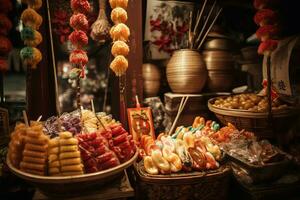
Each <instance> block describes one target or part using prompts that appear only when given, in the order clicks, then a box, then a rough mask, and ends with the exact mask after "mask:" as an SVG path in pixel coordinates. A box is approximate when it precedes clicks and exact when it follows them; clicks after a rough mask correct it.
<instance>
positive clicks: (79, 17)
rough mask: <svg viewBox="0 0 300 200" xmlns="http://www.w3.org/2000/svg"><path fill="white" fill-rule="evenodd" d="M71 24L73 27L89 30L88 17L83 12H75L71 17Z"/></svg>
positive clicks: (84, 30)
mask: <svg viewBox="0 0 300 200" xmlns="http://www.w3.org/2000/svg"><path fill="white" fill-rule="evenodd" d="M70 25H71V27H72V28H73V29H75V30H81V31H83V32H87V30H88V29H89V22H88V20H87V17H86V16H85V15H84V14H82V13H78V14H73V15H72V17H71V18H70Z"/></svg>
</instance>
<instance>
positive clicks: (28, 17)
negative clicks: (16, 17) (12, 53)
mask: <svg viewBox="0 0 300 200" xmlns="http://www.w3.org/2000/svg"><path fill="white" fill-rule="evenodd" d="M22 2H23V3H26V4H27V6H28V8H27V9H25V10H24V11H23V12H22V14H21V20H22V22H23V25H24V28H23V30H22V31H21V39H22V40H23V41H24V44H25V45H26V47H24V48H23V49H21V51H20V57H21V59H22V61H23V64H25V65H26V66H28V67H31V68H32V69H36V68H37V64H38V63H39V62H41V60H42V58H43V57H42V53H41V52H40V50H39V49H37V48H35V47H36V46H38V45H39V44H40V43H41V42H42V40H43V37H42V35H41V34H40V33H39V32H38V31H37V30H38V29H39V28H40V26H41V25H42V22H43V18H42V16H41V15H39V14H38V13H37V12H36V10H38V9H39V8H41V7H42V0H22Z"/></svg>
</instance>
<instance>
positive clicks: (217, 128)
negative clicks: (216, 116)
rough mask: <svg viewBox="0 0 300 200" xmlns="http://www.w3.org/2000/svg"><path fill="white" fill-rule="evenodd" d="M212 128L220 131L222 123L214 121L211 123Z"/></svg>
mask: <svg viewBox="0 0 300 200" xmlns="http://www.w3.org/2000/svg"><path fill="white" fill-rule="evenodd" d="M211 129H212V130H214V131H218V130H219V129H220V125H219V124H218V123H217V122H215V121H213V122H212V123H211Z"/></svg>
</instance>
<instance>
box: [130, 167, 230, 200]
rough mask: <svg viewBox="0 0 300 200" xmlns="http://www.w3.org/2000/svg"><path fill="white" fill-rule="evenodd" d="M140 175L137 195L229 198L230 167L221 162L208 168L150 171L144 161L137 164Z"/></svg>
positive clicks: (150, 199)
mask: <svg viewBox="0 0 300 200" xmlns="http://www.w3.org/2000/svg"><path fill="white" fill-rule="evenodd" d="M134 168H135V174H136V177H137V183H136V199H143V200H161V199H164V200H174V199H180V200H192V199H198V200H201V199H203V200H204V199H205V200H217V199H222V200H226V199H228V190H229V185H230V177H231V168H230V167H229V166H228V165H222V166H221V167H220V168H219V169H217V170H212V171H208V172H190V173H176V174H170V175H150V174H148V173H147V172H146V171H145V168H144V165H143V162H139V163H136V164H135V165H134Z"/></svg>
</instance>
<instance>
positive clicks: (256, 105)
mask: <svg viewBox="0 0 300 200" xmlns="http://www.w3.org/2000/svg"><path fill="white" fill-rule="evenodd" d="M213 106H216V107H219V108H228V109H239V110H248V111H252V112H267V109H268V98H267V97H266V96H259V95H257V94H254V93H250V94H238V95H233V96H228V97H221V98H217V99H216V100H215V101H214V103H213ZM286 108H288V105H287V104H284V103H282V102H280V100H278V99H276V100H274V101H273V102H272V110H273V111H276V110H283V109H286Z"/></svg>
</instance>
